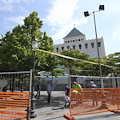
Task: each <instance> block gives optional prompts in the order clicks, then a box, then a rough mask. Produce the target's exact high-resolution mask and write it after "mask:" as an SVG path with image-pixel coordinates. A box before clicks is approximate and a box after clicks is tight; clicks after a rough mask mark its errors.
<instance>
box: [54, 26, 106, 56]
mask: <svg viewBox="0 0 120 120" xmlns="http://www.w3.org/2000/svg"><path fill="white" fill-rule="evenodd" d="M63 39H64V43H63V44H56V45H54V47H55V49H54V52H55V53H59V52H60V51H62V50H67V49H71V48H72V49H76V50H80V51H81V52H84V53H86V54H89V55H90V57H91V58H94V57H98V53H97V46H96V39H90V40H86V37H85V34H83V33H81V32H80V31H79V30H77V29H76V28H75V27H74V28H73V29H72V30H71V31H70V33H69V34H68V35H66V36H65V37H64V38H63ZM98 47H99V54H100V57H104V56H106V53H105V46H104V39H103V37H101V38H98Z"/></svg>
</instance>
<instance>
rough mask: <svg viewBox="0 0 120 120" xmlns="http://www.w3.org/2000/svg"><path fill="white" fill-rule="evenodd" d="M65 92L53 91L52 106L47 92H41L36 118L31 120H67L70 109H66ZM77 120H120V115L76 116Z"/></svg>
mask: <svg viewBox="0 0 120 120" xmlns="http://www.w3.org/2000/svg"><path fill="white" fill-rule="evenodd" d="M64 96H65V92H64V91H52V95H51V104H50V105H49V104H48V103H47V92H46V91H41V96H40V99H36V108H35V114H37V117H36V118H32V119H31V120H67V119H66V118H64V117H63V114H66V113H69V114H70V112H69V107H68V106H67V107H65V108H64V103H65V99H64ZM74 118H75V120H120V114H115V113H112V112H104V113H98V114H89V115H81V116H74Z"/></svg>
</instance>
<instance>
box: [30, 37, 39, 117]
mask: <svg viewBox="0 0 120 120" xmlns="http://www.w3.org/2000/svg"><path fill="white" fill-rule="evenodd" d="M31 44H32V49H33V51H34V59H33V79H32V92H31V118H35V117H36V114H35V100H36V99H35V98H34V79H35V52H36V49H37V48H38V40H37V39H36V38H35V37H34V38H33V39H32V40H31Z"/></svg>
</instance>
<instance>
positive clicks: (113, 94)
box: [64, 88, 120, 120]
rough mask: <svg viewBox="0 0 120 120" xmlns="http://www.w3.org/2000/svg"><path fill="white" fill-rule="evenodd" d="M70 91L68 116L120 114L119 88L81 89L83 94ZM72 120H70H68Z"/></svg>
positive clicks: (73, 90)
mask: <svg viewBox="0 0 120 120" xmlns="http://www.w3.org/2000/svg"><path fill="white" fill-rule="evenodd" d="M75 91H78V89H70V115H69V114H64V116H65V117H66V116H67V117H68V118H69V119H70V118H73V116H76V115H87V114H95V113H101V112H108V111H112V112H116V113H119V112H120V88H83V92H75ZM70 120H72V119H70Z"/></svg>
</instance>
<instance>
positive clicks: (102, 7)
mask: <svg viewBox="0 0 120 120" xmlns="http://www.w3.org/2000/svg"><path fill="white" fill-rule="evenodd" d="M101 10H104V5H100V6H99V10H98V11H93V12H92V13H91V14H93V17H94V26H95V35H96V44H97V54H98V62H99V72H100V77H102V69H101V63H100V53H99V47H98V38H97V29H96V21H95V12H99V11H101ZM91 14H89V12H88V11H85V12H84V16H85V17H87V16H90V15H91ZM101 88H104V86H103V79H102V78H101Z"/></svg>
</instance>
